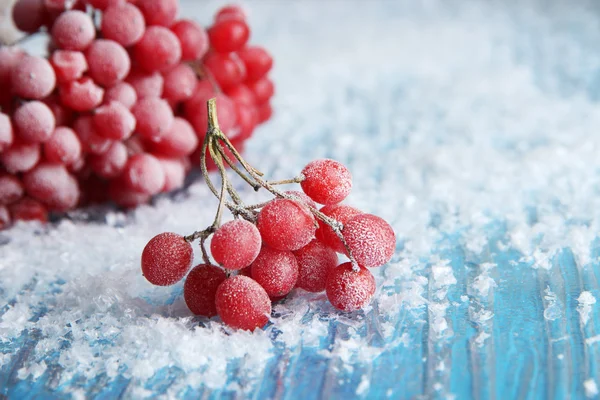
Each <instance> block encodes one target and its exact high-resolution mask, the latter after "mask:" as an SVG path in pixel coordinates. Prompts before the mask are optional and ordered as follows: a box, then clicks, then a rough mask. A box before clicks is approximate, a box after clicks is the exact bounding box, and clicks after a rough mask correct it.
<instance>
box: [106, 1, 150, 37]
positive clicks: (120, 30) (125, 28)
mask: <svg viewBox="0 0 600 400" xmlns="http://www.w3.org/2000/svg"><path fill="white" fill-rule="evenodd" d="M145 30H146V22H145V21H144V15H143V14H142V12H141V11H140V10H139V9H138V8H137V7H136V6H135V5H133V4H131V3H129V2H128V3H125V2H123V3H120V4H115V5H112V6H110V7H108V8H107V9H106V10H105V11H104V13H103V15H102V34H103V36H104V38H106V39H110V40H114V41H115V42H117V43H119V44H121V45H122V46H124V47H129V46H131V45H134V44H136V43H137V42H138V41H139V40H140V39H141V38H142V36H143V35H144V31H145Z"/></svg>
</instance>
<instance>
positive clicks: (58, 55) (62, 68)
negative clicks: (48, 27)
mask: <svg viewBox="0 0 600 400" xmlns="http://www.w3.org/2000/svg"><path fill="white" fill-rule="evenodd" d="M50 63H51V64H52V66H53V67H54V72H55V73H56V79H57V80H58V82H60V83H65V82H70V81H74V80H76V79H79V78H81V77H82V76H83V74H84V72H85V71H87V69H88V63H87V60H86V59H85V55H84V54H83V53H82V52H80V51H72V50H56V51H54V52H53V53H52V56H51V57H50Z"/></svg>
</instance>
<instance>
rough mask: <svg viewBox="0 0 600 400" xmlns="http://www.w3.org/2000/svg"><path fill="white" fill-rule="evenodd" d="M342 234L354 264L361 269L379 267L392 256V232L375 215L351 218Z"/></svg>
mask: <svg viewBox="0 0 600 400" xmlns="http://www.w3.org/2000/svg"><path fill="white" fill-rule="evenodd" d="M342 234H343V235H344V239H345V240H346V244H347V245H348V247H349V248H350V250H351V251H352V255H353V256H354V258H355V259H356V262H358V264H359V265H361V266H363V267H367V268H370V267H379V266H381V265H383V264H385V263H387V262H388V261H390V259H391V258H392V256H393V255H394V250H395V248H396V235H395V234H394V230H393V229H392V227H391V226H390V225H389V224H388V223H387V222H386V221H385V220H383V219H382V218H379V217H378V216H376V215H372V214H360V215H356V216H354V217H352V218H351V219H350V220H349V221H348V222H347V223H346V224H345V225H344V229H343V231H342Z"/></svg>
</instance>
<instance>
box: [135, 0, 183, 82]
mask: <svg viewBox="0 0 600 400" xmlns="http://www.w3.org/2000/svg"><path fill="white" fill-rule="evenodd" d="M152 1H154V0H152ZM133 55H134V58H135V60H136V61H137V63H138V64H139V65H140V66H141V67H142V68H143V69H145V70H146V71H148V72H152V71H164V70H167V69H169V68H171V67H173V66H175V65H176V64H177V63H178V62H179V61H180V59H181V44H180V43H179V39H177V36H175V34H174V33H173V32H171V31H170V30H168V29H167V28H163V27H162V26H150V27H149V28H148V29H146V32H145V33H144V36H142V39H141V40H140V41H139V42H137V43H136V44H135V46H134V47H133Z"/></svg>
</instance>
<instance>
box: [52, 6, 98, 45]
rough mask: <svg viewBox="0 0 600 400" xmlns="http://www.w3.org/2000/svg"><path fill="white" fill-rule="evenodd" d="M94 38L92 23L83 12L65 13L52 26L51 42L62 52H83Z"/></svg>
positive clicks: (94, 29)
mask: <svg viewBox="0 0 600 400" xmlns="http://www.w3.org/2000/svg"><path fill="white" fill-rule="evenodd" d="M95 37H96V28H95V27H94V22H93V21H92V19H91V18H90V16H89V15H87V14H86V13H85V12H83V11H79V10H70V11H66V12H64V13H62V14H61V15H60V16H59V17H58V18H57V19H56V21H54V24H53V25H52V40H53V41H54V44H56V45H57V46H58V47H59V48H61V49H63V50H85V49H86V48H87V47H88V46H89V45H90V44H91V43H92V41H93V40H94V38H95Z"/></svg>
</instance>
